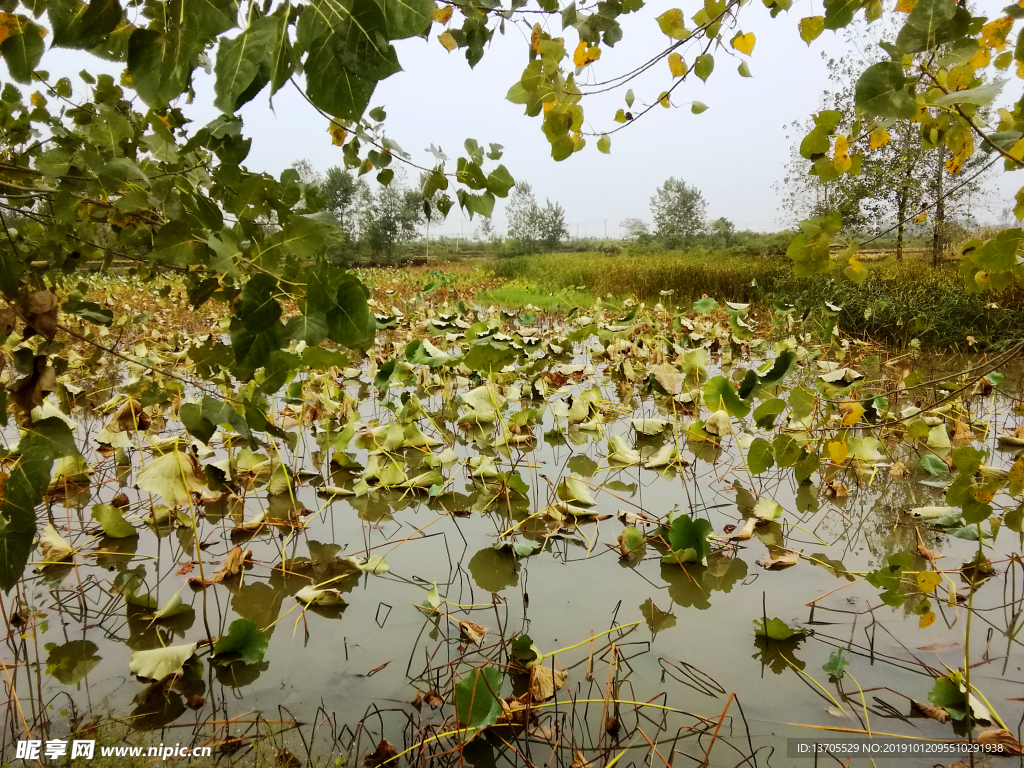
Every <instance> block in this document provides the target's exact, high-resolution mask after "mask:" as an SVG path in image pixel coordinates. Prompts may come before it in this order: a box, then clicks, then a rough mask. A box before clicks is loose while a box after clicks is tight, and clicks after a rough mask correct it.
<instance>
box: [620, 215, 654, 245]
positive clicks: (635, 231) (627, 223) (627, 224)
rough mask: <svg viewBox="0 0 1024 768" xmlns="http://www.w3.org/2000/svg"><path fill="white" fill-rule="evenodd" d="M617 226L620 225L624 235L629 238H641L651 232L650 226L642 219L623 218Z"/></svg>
mask: <svg viewBox="0 0 1024 768" xmlns="http://www.w3.org/2000/svg"><path fill="white" fill-rule="evenodd" d="M619 226H620V227H622V229H623V231H624V232H625V233H626V237H628V238H629V239H630V240H641V239H643V238H645V237H649V236H650V234H651V230H650V227H648V226H647V222H646V221H644V220H643V219H632V218H631V219H624V220H623V222H622V223H621V224H619Z"/></svg>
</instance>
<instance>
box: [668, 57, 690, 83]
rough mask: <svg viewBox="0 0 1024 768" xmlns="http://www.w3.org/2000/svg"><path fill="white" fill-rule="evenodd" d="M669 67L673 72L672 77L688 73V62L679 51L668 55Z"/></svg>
mask: <svg viewBox="0 0 1024 768" xmlns="http://www.w3.org/2000/svg"><path fill="white" fill-rule="evenodd" d="M668 69H669V71H670V72H671V73H672V77H682V76H683V75H685V74H686V62H685V61H683V57H682V56H680V55H679V54H678V53H670V54H669V55H668Z"/></svg>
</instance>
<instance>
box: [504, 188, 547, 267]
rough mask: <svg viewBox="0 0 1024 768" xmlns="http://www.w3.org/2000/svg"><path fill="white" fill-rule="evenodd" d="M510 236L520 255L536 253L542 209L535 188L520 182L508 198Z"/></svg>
mask: <svg viewBox="0 0 1024 768" xmlns="http://www.w3.org/2000/svg"><path fill="white" fill-rule="evenodd" d="M506 210H507V214H508V236H509V237H510V238H512V239H513V240H515V241H516V249H517V250H518V251H519V252H520V253H536V251H537V246H538V242H539V240H540V227H539V224H540V208H539V206H538V205H537V199H536V198H535V197H534V196H533V187H531V186H530V185H529V184H527V183H526V182H525V181H520V182H519V183H518V184H516V185H515V186H514V187H513V188H512V193H511V194H510V195H509V198H508V208H507V209H506Z"/></svg>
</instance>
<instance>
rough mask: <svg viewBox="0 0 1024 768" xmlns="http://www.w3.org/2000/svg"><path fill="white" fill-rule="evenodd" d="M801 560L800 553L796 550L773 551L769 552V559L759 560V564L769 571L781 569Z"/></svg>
mask: <svg viewBox="0 0 1024 768" xmlns="http://www.w3.org/2000/svg"><path fill="white" fill-rule="evenodd" d="M799 562H800V555H799V554H797V553H796V552H788V551H784V552H779V551H773V552H769V553H768V558H767V559H761V560H758V561H757V564H758V565H760V566H761V567H762V568H765V569H767V570H769V571H781V570H782V569H783V568H789V567H791V566H794V565H796V564H797V563H799Z"/></svg>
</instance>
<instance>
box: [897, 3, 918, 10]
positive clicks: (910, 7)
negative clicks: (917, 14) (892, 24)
mask: <svg viewBox="0 0 1024 768" xmlns="http://www.w3.org/2000/svg"><path fill="white" fill-rule="evenodd" d="M915 5H917V0H898V2H897V3H896V10H897V11H902V12H903V13H910V12H911V11H912V10H914V6H915Z"/></svg>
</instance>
